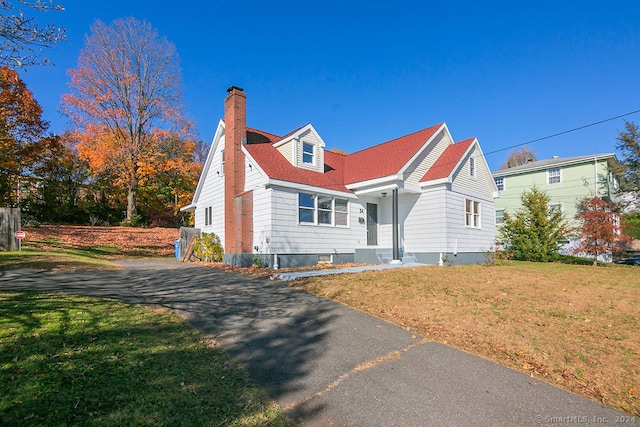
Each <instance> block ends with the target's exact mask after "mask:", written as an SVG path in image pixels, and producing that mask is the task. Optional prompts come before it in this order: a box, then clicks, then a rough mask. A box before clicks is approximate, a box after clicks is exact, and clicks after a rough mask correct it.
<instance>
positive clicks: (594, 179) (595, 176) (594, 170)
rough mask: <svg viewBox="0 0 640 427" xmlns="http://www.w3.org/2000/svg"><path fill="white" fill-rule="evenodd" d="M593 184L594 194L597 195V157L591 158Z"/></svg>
mask: <svg viewBox="0 0 640 427" xmlns="http://www.w3.org/2000/svg"><path fill="white" fill-rule="evenodd" d="M593 186H594V190H595V195H596V197H598V195H599V194H598V158H597V157H594V159H593Z"/></svg>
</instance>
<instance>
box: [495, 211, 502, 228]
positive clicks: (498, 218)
mask: <svg viewBox="0 0 640 427" xmlns="http://www.w3.org/2000/svg"><path fill="white" fill-rule="evenodd" d="M503 224H504V209H496V225H503Z"/></svg>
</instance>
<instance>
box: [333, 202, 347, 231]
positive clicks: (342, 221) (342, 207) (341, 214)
mask: <svg viewBox="0 0 640 427" xmlns="http://www.w3.org/2000/svg"><path fill="white" fill-rule="evenodd" d="M334 204H335V208H336V209H335V224H336V225H342V226H347V225H349V202H348V201H346V200H343V199H335V201H334Z"/></svg>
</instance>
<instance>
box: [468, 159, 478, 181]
mask: <svg viewBox="0 0 640 427" xmlns="http://www.w3.org/2000/svg"><path fill="white" fill-rule="evenodd" d="M469 175H470V176H471V178H475V177H476V159H474V158H473V157H470V158H469Z"/></svg>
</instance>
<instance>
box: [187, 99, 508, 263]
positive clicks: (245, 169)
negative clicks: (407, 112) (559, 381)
mask: <svg viewBox="0 0 640 427" xmlns="http://www.w3.org/2000/svg"><path fill="white" fill-rule="evenodd" d="M245 99H246V95H245V94H244V93H243V92H242V90H241V89H240V88H236V87H232V88H230V89H229V95H228V96H227V99H226V100H225V119H224V120H221V121H220V122H219V123H218V128H217V130H216V133H215V136H214V138H213V142H212V144H211V148H210V151H209V154H208V157H207V161H206V163H205V166H204V170H203V172H202V175H201V177H200V181H199V182H198V186H197V188H196V191H195V194H194V197H193V201H192V203H191V204H190V205H189V206H187V207H185V208H183V209H184V210H193V211H195V226H196V228H199V229H201V231H203V232H213V233H216V234H217V235H219V236H220V237H221V241H222V242H224V247H225V262H227V263H230V264H235V265H248V264H251V263H253V262H256V259H258V260H260V262H261V263H263V264H266V265H271V266H273V265H274V264H275V263H277V264H278V265H279V266H281V267H288V266H298V265H313V264H316V263H318V262H333V263H339V262H367V263H384V262H421V263H429V264H436V263H438V262H441V261H442V258H443V257H445V256H446V258H447V260H449V261H451V262H453V263H475V262H483V261H484V252H485V251H487V250H488V249H489V248H490V247H491V245H492V242H493V239H494V234H495V233H494V232H495V229H494V221H493V212H494V206H493V198H494V196H495V194H496V193H497V188H496V186H495V183H494V180H493V178H492V176H491V173H490V171H489V168H488V166H487V163H486V161H485V160H484V156H483V155H482V151H481V149H480V145H479V143H478V141H477V139H475V138H473V139H467V140H465V141H461V142H457V143H454V140H453V138H452V137H451V134H450V132H449V129H448V128H447V126H446V124H444V123H442V124H438V125H435V126H431V127H429V128H426V129H422V130H420V131H418V132H414V133H412V134H409V135H405V136H403V137H400V138H397V139H394V140H391V141H387V142H385V143H382V144H378V145H374V146H372V147H370V148H368V149H365V150H361V151H359V152H356V153H353V154H338V153H334V152H330V151H325V142H324V141H323V139H322V138H321V137H320V135H319V134H318V133H317V131H316V130H315V129H314V128H313V126H312V125H310V124H308V125H305V126H302V127H301V128H299V129H296V130H294V131H293V132H291V133H289V134H288V135H286V136H284V137H279V136H276V135H273V134H270V133H266V132H262V131H258V130H255V129H251V128H248V127H246V124H245V123H244V117H246V112H245V110H244V109H245V104H244V103H245ZM227 111H230V113H227ZM227 114H228V115H229V117H227ZM229 126H233V128H232V130H231V131H228V127H229ZM225 182H226V183H227V184H226V185H225ZM230 230H231V231H230Z"/></svg>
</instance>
